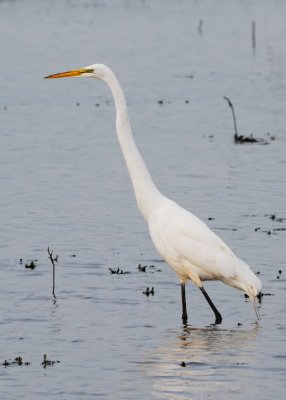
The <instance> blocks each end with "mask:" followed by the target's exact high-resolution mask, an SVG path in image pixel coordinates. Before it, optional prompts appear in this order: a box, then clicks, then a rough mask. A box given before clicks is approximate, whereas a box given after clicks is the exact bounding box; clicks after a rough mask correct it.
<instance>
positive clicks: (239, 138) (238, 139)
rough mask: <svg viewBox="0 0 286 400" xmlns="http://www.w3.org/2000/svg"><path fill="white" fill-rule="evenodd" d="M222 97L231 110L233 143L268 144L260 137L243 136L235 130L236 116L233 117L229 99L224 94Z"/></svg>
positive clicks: (232, 108) (233, 113)
mask: <svg viewBox="0 0 286 400" xmlns="http://www.w3.org/2000/svg"><path fill="white" fill-rule="evenodd" d="M223 98H224V99H225V100H226V101H227V103H228V105H229V107H230V109H231V112H232V118H233V125H234V143H236V144H243V143H260V144H268V142H267V141H266V140H264V139H261V138H258V139H256V138H254V137H253V136H252V135H250V136H244V135H239V134H238V130H237V124H236V117H235V112H234V107H233V104H232V102H231V101H230V99H229V98H228V97H226V96H223Z"/></svg>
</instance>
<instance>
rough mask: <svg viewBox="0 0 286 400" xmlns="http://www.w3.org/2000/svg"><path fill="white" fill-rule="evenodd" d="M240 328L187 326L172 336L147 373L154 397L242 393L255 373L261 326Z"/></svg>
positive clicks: (212, 395) (156, 354) (213, 395)
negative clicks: (257, 339)
mask: <svg viewBox="0 0 286 400" xmlns="http://www.w3.org/2000/svg"><path fill="white" fill-rule="evenodd" d="M241 328H242V327H238V328H237V329H221V328H218V327H217V326H212V327H205V328H192V327H190V326H185V327H183V328H182V330H181V331H180V332H169V333H168V339H167V341H165V345H164V346H162V347H159V348H158V349H157V351H156V352H155V353H153V355H152V361H153V362H152V366H150V364H149V369H148V371H147V372H146V374H147V376H148V377H149V378H151V380H152V381H153V385H152V389H153V394H154V395H156V397H157V396H158V397H159V398H170V399H190V398H192V396H194V398H195V397H196V396H199V398H201V397H200V396H202V398H218V396H220V399H222V398H227V396H228V395H231V394H234V393H235V392H237V393H239V391H241V385H242V384H243V381H245V378H246V377H250V375H251V374H253V373H255V372H253V367H254V366H255V365H256V358H255V354H256V353H255V349H256V337H257V334H258V331H259V325H258V324H257V323H256V324H254V325H253V327H251V328H249V329H248V330H245V329H244V330H243V329H241ZM224 396H225V397H224Z"/></svg>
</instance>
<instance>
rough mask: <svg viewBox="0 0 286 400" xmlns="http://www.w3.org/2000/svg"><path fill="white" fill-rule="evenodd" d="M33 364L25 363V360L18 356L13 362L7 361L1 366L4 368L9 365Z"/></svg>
mask: <svg viewBox="0 0 286 400" xmlns="http://www.w3.org/2000/svg"><path fill="white" fill-rule="evenodd" d="M30 364H31V363H30V362H29V361H23V358H22V357H21V356H18V357H16V358H14V360H13V361H11V360H10V359H9V360H5V361H4V362H3V363H2V364H1V365H3V366H4V367H8V366H9V365H30Z"/></svg>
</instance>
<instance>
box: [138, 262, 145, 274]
mask: <svg viewBox="0 0 286 400" xmlns="http://www.w3.org/2000/svg"><path fill="white" fill-rule="evenodd" d="M146 268H147V265H141V264H139V265H138V271H140V272H146Z"/></svg>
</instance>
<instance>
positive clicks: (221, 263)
mask: <svg viewBox="0 0 286 400" xmlns="http://www.w3.org/2000/svg"><path fill="white" fill-rule="evenodd" d="M149 228H150V234H151V237H152V239H153V241H154V244H155V246H156V247H157V249H158V251H159V253H160V254H161V255H162V256H163V257H164V258H165V259H166V261H167V262H169V263H170V264H171V263H172V262H173V263H175V262H176V260H177V262H178V263H180V262H181V263H184V262H186V263H187V262H189V263H190V264H191V265H193V266H195V267H197V268H198V269H199V270H201V275H202V276H203V274H204V273H205V274H206V275H209V276H210V277H213V279H219V278H221V277H225V278H226V277H233V276H235V274H236V269H235V264H236V262H237V258H236V256H235V255H234V253H233V252H232V251H231V249H230V248H229V247H228V246H227V245H226V244H225V243H224V241H223V240H221V239H220V238H219V237H218V236H217V235H216V234H215V233H214V232H212V231H211V230H210V229H209V227H208V226H207V225H206V224H205V223H204V222H203V221H201V220H200V219H199V218H197V217H196V216H194V215H193V214H191V213H190V212H188V211H187V210H185V209H184V208H182V207H180V206H179V205H178V204H176V203H175V202H173V201H171V200H169V201H166V202H164V204H163V205H161V206H160V207H158V208H157V209H155V210H154V211H153V212H152V213H151V215H150V219H149ZM173 260H175V261H173Z"/></svg>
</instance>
